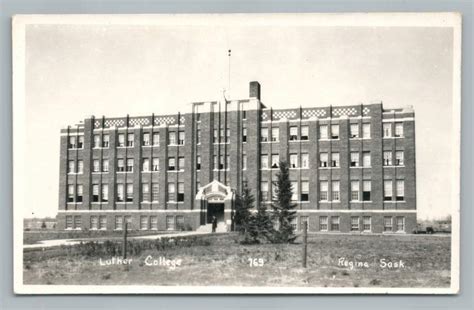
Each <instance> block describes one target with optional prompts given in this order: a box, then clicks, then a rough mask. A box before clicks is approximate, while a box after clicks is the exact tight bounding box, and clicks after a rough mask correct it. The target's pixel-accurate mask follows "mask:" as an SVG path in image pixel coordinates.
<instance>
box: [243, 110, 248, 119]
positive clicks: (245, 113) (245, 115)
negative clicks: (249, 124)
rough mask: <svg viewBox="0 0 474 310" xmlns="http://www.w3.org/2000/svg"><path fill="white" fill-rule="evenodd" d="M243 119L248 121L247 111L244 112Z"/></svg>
mask: <svg viewBox="0 0 474 310" xmlns="http://www.w3.org/2000/svg"><path fill="white" fill-rule="evenodd" d="M242 119H247V111H242Z"/></svg>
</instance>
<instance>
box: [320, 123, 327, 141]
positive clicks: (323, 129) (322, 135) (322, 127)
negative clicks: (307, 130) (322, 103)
mask: <svg viewBox="0 0 474 310" xmlns="http://www.w3.org/2000/svg"><path fill="white" fill-rule="evenodd" d="M327 138H328V125H319V139H327Z"/></svg>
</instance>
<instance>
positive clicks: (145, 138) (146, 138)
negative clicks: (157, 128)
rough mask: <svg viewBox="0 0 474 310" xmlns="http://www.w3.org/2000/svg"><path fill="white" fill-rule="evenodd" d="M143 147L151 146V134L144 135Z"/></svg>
mask: <svg viewBox="0 0 474 310" xmlns="http://www.w3.org/2000/svg"><path fill="white" fill-rule="evenodd" d="M142 145H143V146H149V145H150V133H148V132H145V133H143V141H142Z"/></svg>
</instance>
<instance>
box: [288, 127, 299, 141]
mask: <svg viewBox="0 0 474 310" xmlns="http://www.w3.org/2000/svg"><path fill="white" fill-rule="evenodd" d="M294 140H298V127H296V126H291V127H290V141H294Z"/></svg>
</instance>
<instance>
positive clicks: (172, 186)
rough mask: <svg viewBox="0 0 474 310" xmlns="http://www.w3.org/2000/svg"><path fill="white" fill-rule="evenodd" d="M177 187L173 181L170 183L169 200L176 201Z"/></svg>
mask: <svg viewBox="0 0 474 310" xmlns="http://www.w3.org/2000/svg"><path fill="white" fill-rule="evenodd" d="M175 192H176V188H175V185H174V183H173V182H169V183H168V201H174V199H175Z"/></svg>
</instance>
